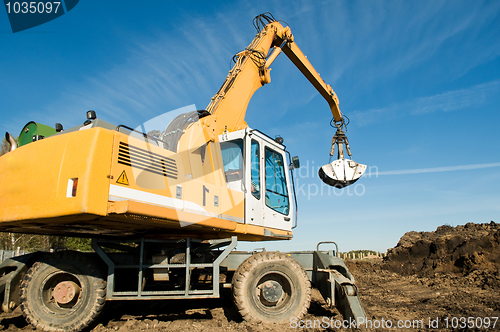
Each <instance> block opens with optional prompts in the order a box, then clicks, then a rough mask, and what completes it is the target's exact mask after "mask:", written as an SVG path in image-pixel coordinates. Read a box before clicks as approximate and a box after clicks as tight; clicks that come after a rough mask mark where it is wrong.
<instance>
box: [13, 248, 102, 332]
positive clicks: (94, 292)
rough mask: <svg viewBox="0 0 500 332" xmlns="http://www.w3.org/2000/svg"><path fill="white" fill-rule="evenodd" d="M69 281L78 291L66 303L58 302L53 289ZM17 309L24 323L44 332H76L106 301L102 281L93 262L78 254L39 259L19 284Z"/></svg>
mask: <svg viewBox="0 0 500 332" xmlns="http://www.w3.org/2000/svg"><path fill="white" fill-rule="evenodd" d="M64 281H65V282H73V283H74V284H76V285H77V286H78V287H79V289H80V291H79V294H77V295H75V296H74V297H73V300H72V301H71V302H69V303H66V304H61V303H58V302H57V301H56V300H55V299H54V297H53V290H54V288H55V287H56V285H60V283H61V282H64ZM20 299H21V309H22V311H23V314H24V316H25V317H26V320H27V321H28V323H30V324H32V325H33V326H34V327H35V328H38V329H41V330H44V331H80V330H82V329H84V328H85V327H87V326H89V325H90V324H91V323H92V322H93V321H94V320H95V319H96V318H97V316H98V315H99V314H100V312H101V311H102V309H103V307H104V303H105V301H106V282H105V281H104V278H103V277H102V273H101V272H100V270H99V268H98V266H97V264H96V262H95V261H94V260H92V259H90V258H89V257H88V256H87V255H85V254H81V253H78V252H72V251H68V252H60V253H56V254H51V255H46V256H42V257H41V259H40V260H39V261H38V262H36V263H35V264H33V266H32V267H31V268H30V269H29V270H28V273H27V274H26V276H25V277H24V280H23V282H22V284H21V293H20Z"/></svg>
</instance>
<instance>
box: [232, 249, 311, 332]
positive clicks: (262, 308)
mask: <svg viewBox="0 0 500 332" xmlns="http://www.w3.org/2000/svg"><path fill="white" fill-rule="evenodd" d="M232 288H233V300H234V303H235V305H236V308H237V309H238V311H239V312H240V314H241V316H242V317H243V319H244V320H246V321H250V322H265V323H286V322H290V319H291V318H297V319H300V318H302V317H303V316H304V314H306V313H307V310H308V309H309V304H310V302H311V282H310V281H309V278H308V277H307V274H306V272H305V270H304V268H303V267H302V266H301V265H300V264H299V263H298V262H297V261H296V260H295V259H293V258H292V257H290V256H288V255H286V254H284V253H280V252H260V253H257V254H254V255H252V256H251V257H249V258H247V259H246V260H245V261H244V262H243V263H242V264H241V265H240V266H239V267H238V269H237V270H236V272H235V274H234V276H233V281H232Z"/></svg>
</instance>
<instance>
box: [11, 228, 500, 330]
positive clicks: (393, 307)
mask: <svg viewBox="0 0 500 332" xmlns="http://www.w3.org/2000/svg"><path fill="white" fill-rule="evenodd" d="M499 239H500V227H499V225H497V224H495V223H493V222H492V223H490V224H471V223H470V224H467V225H464V226H457V227H451V226H441V227H439V228H438V229H437V230H436V231H435V232H409V233H406V234H405V235H404V236H403V237H402V238H401V240H400V241H399V243H398V245H397V246H396V247H395V248H393V249H391V250H389V252H388V255H387V257H386V258H385V259H384V260H381V259H376V260H375V259H372V260H347V261H346V263H347V265H348V267H349V269H350V270H351V272H352V274H353V275H354V276H355V278H356V282H357V285H358V289H359V293H360V294H361V300H362V302H363V304H364V307H365V310H366V313H367V317H368V319H369V321H368V322H366V323H365V324H364V325H363V326H362V328H361V330H370V331H390V330H407V331H429V330H436V331H437V330H439V331H447V330H453V331H486V330H500V322H498V321H496V318H495V317H500V276H499V273H498V272H499V267H500V264H499V243H500V242H499ZM340 322H342V316H341V315H340V314H339V313H338V312H337V311H336V310H331V309H329V308H328V307H327V306H326V304H325V303H324V301H323V300H322V299H321V296H320V295H319V293H318V292H317V291H314V292H313V301H312V304H311V308H310V309H309V312H308V314H307V315H306V317H304V319H303V321H301V322H295V323H293V324H292V325H290V324H284V325H277V324H250V323H247V322H244V321H242V320H241V318H240V317H239V315H238V313H237V312H236V310H235V309H234V307H233V305H232V303H231V300H230V297H229V294H225V296H223V297H222V298H221V299H217V300H191V301H163V302H117V303H108V305H107V307H106V312H105V313H104V314H103V315H102V316H101V317H100V319H99V321H98V323H97V325H96V326H94V327H93V328H92V331H94V332H104V331H122V332H129V331H186V332H188V331H189V332H191V331H255V332H259V331H278V332H281V331H294V330H298V329H300V330H304V331H325V330H341V331H347V330H355V329H349V328H348V329H345V328H340V329H338V328H336V327H335V324H336V323H340ZM398 324H399V326H400V327H402V328H398ZM299 325H300V327H302V328H300V327H299ZM370 325H371V326H370ZM493 325H494V326H493ZM2 326H3V329H4V330H6V331H30V330H32V329H31V327H30V326H27V324H26V322H25V321H24V319H23V318H22V317H17V318H9V319H4V320H2ZM486 326H488V328H486ZM389 327H390V328H389ZM405 327H406V328H405Z"/></svg>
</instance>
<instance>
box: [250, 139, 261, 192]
mask: <svg viewBox="0 0 500 332" xmlns="http://www.w3.org/2000/svg"><path fill="white" fill-rule="evenodd" d="M250 153H251V155H250V162H251V163H252V166H251V172H250V178H251V179H250V181H251V188H252V195H253V196H254V197H255V198H257V199H260V148H259V143H258V142H257V141H254V140H252V143H251V147H250Z"/></svg>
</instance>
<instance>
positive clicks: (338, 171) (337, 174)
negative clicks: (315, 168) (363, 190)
mask: <svg viewBox="0 0 500 332" xmlns="http://www.w3.org/2000/svg"><path fill="white" fill-rule="evenodd" d="M365 171H366V165H362V164H358V163H357V162H355V161H354V160H350V159H337V160H334V161H333V162H332V163H330V164H326V165H325V166H323V167H321V168H320V169H319V172H318V174H319V177H320V178H321V180H323V182H324V183H326V184H328V185H330V186H333V187H335V188H344V187H347V186H350V185H351V184H353V183H354V182H356V181H357V180H358V179H359V178H360V177H361V175H363V173H364V172H365Z"/></svg>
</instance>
